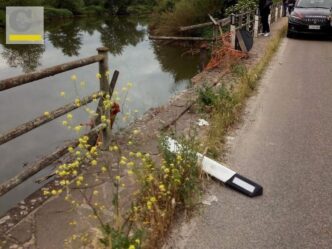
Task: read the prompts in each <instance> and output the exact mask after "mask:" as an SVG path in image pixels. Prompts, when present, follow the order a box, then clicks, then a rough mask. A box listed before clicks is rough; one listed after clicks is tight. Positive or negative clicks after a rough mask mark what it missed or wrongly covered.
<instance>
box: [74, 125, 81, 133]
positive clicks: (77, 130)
mask: <svg viewBox="0 0 332 249" xmlns="http://www.w3.org/2000/svg"><path fill="white" fill-rule="evenodd" d="M81 129H82V125H77V126H75V128H74V130H75V131H76V132H80V131H81Z"/></svg>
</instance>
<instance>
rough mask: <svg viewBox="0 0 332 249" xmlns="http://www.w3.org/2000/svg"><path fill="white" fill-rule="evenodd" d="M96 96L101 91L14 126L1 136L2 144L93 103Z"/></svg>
mask: <svg viewBox="0 0 332 249" xmlns="http://www.w3.org/2000/svg"><path fill="white" fill-rule="evenodd" d="M95 96H96V97H97V98H100V95H99V92H96V93H94V94H92V95H90V96H87V97H84V98H82V99H80V105H77V103H75V102H73V103H70V104H67V105H65V106H62V107H60V108H58V109H56V110H54V111H51V112H49V114H48V115H42V116H39V117H37V118H35V119H33V120H31V121H28V122H26V123H24V124H21V125H19V126H17V127H16V128H14V129H12V130H10V131H8V132H6V133H5V134H3V135H1V136H0V145H1V144H4V143H6V142H8V141H10V140H12V139H14V138H16V137H18V136H21V135H23V134H25V133H27V132H29V131H31V130H33V129H35V128H37V127H39V126H41V125H43V124H46V123H48V122H51V121H52V120H54V119H56V118H58V117H61V116H63V115H64V114H66V113H68V112H71V111H73V110H75V109H77V108H79V107H80V106H83V105H86V104H89V103H91V102H92V101H93V100H94V98H96V97H95Z"/></svg>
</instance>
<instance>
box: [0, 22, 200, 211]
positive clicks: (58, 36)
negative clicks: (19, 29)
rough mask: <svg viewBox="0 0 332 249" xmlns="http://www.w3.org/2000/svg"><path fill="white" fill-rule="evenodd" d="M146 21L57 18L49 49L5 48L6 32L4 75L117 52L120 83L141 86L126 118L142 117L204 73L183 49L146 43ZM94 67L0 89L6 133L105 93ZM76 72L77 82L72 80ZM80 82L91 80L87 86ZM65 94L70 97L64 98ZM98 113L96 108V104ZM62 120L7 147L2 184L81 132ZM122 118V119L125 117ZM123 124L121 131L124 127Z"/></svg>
mask: <svg viewBox="0 0 332 249" xmlns="http://www.w3.org/2000/svg"><path fill="white" fill-rule="evenodd" d="M146 30H147V26H146V20H144V19H141V18H137V17H130V18H118V17H109V18H107V19H97V18H82V19H75V20H67V21H63V20H61V21H58V22H56V21H52V23H49V24H46V27H45V44H44V45H29V46H26V45H24V46H23V45H10V46H9V45H5V34H4V32H3V31H0V78H1V79H4V78H8V77H12V76H16V75H18V74H21V73H26V72H31V71H35V70H38V69H42V68H45V67H49V66H53V65H56V64H61V63H65V62H68V61H72V60H75V59H78V58H84V57H87V56H91V55H94V54H96V48H97V47H100V46H106V47H108V48H110V54H109V68H110V70H111V72H112V71H113V70H115V69H117V70H119V71H120V77H119V80H118V84H117V90H118V92H121V89H122V87H123V86H125V85H126V84H127V82H132V83H133V84H134V88H133V89H132V90H131V91H130V92H129V93H128V99H129V101H128V102H127V103H126V107H125V109H123V110H122V113H127V112H133V110H138V111H139V113H140V114H142V113H144V112H145V111H147V110H148V109H149V108H151V107H155V106H158V105H162V104H164V103H166V102H167V101H168V99H169V98H170V96H172V95H173V94H174V93H176V92H177V91H179V90H182V89H185V88H186V87H187V86H188V84H189V83H190V78H191V77H192V76H194V75H195V74H196V73H197V71H198V64H199V62H198V60H199V58H198V57H192V56H188V55H187V56H182V54H183V53H184V52H185V51H184V50H183V49H178V48H174V47H167V46H161V45H158V44H154V43H153V42H151V41H149V40H148V38H147V32H146ZM97 70H98V65H97V64H93V65H89V66H86V67H83V68H79V69H75V70H73V71H70V72H66V73H62V74H59V75H56V76H54V77H50V78H46V79H43V80H39V81H36V82H34V83H30V84H26V85H23V86H20V87H17V88H13V89H9V90H6V91H3V92H0V114H1V115H0V124H1V125H0V133H4V132H6V131H7V130H8V129H10V128H13V127H16V126H17V125H19V124H21V123H23V122H27V121H29V120H31V119H32V118H34V117H36V116H39V115H41V114H42V113H44V112H45V111H51V110H54V109H55V108H58V107H60V106H62V105H64V104H67V103H68V102H70V101H73V100H74V99H75V98H77V97H83V96H86V95H88V94H90V93H92V92H94V91H97V90H99V89H98V87H99V82H98V80H97V79H96V77H95V75H96V73H97ZM72 74H76V75H77V77H78V81H77V83H76V85H75V84H74V82H72V81H71V80H70V76H71V75H72ZM81 81H84V82H86V83H85V84H80V82H81ZM61 91H65V92H66V97H65V98H63V97H60V96H59V93H60V92H61ZM89 107H90V108H95V104H91V105H89ZM73 114H74V117H75V120H76V122H77V123H84V122H86V121H87V118H88V115H87V114H86V112H85V111H84V110H83V109H82V108H81V109H79V110H76V111H74V112H73ZM62 120H63V118H58V119H56V120H54V121H52V122H50V123H48V124H46V125H44V126H42V127H40V128H38V129H35V130H33V131H31V132H29V133H27V134H25V135H23V136H21V137H19V138H16V139H14V140H12V141H10V142H8V143H6V144H4V145H1V146H0V158H2V160H1V163H0V182H3V181H5V180H6V179H9V178H11V177H13V176H14V175H16V174H17V173H18V172H20V171H21V170H22V167H23V165H24V164H26V163H31V162H33V161H34V160H36V159H37V158H39V157H41V156H42V155H45V154H48V153H51V152H52V151H54V149H55V148H56V147H57V146H59V145H61V144H63V143H64V141H66V140H68V139H71V138H73V137H75V134H73V133H72V132H70V131H68V130H66V129H65V128H64V127H62V125H61V121H62ZM119 120H120V121H121V120H122V119H121V117H119ZM123 125H124V124H123V123H121V122H120V127H123ZM49 170H50V169H47V170H45V171H44V172H41V173H39V174H38V175H37V176H35V177H33V178H31V179H30V180H28V181H27V182H25V183H24V184H21V185H20V186H19V187H17V188H16V189H14V190H13V191H11V192H10V193H8V194H6V195H5V196H3V197H2V198H0V215H1V214H2V213H4V212H5V211H6V210H8V208H10V207H11V206H13V205H14V204H15V203H17V202H18V201H20V200H22V199H23V198H24V197H26V196H27V195H29V194H30V193H32V192H33V191H34V190H35V189H37V188H38V187H39V186H38V185H37V184H35V183H34V180H35V179H36V178H40V176H42V175H45V174H46V173H47V172H48V171H49Z"/></svg>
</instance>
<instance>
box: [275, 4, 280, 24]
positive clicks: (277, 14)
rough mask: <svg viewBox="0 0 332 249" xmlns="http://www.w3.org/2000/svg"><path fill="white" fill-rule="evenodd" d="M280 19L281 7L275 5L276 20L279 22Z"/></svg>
mask: <svg viewBox="0 0 332 249" xmlns="http://www.w3.org/2000/svg"><path fill="white" fill-rule="evenodd" d="M278 19H279V7H278V6H276V7H275V18H274V22H277V21H278Z"/></svg>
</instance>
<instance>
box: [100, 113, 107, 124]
mask: <svg viewBox="0 0 332 249" xmlns="http://www.w3.org/2000/svg"><path fill="white" fill-rule="evenodd" d="M100 119H101V122H103V123H105V122H106V121H107V117H106V116H105V115H102V116H101V117H100Z"/></svg>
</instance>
